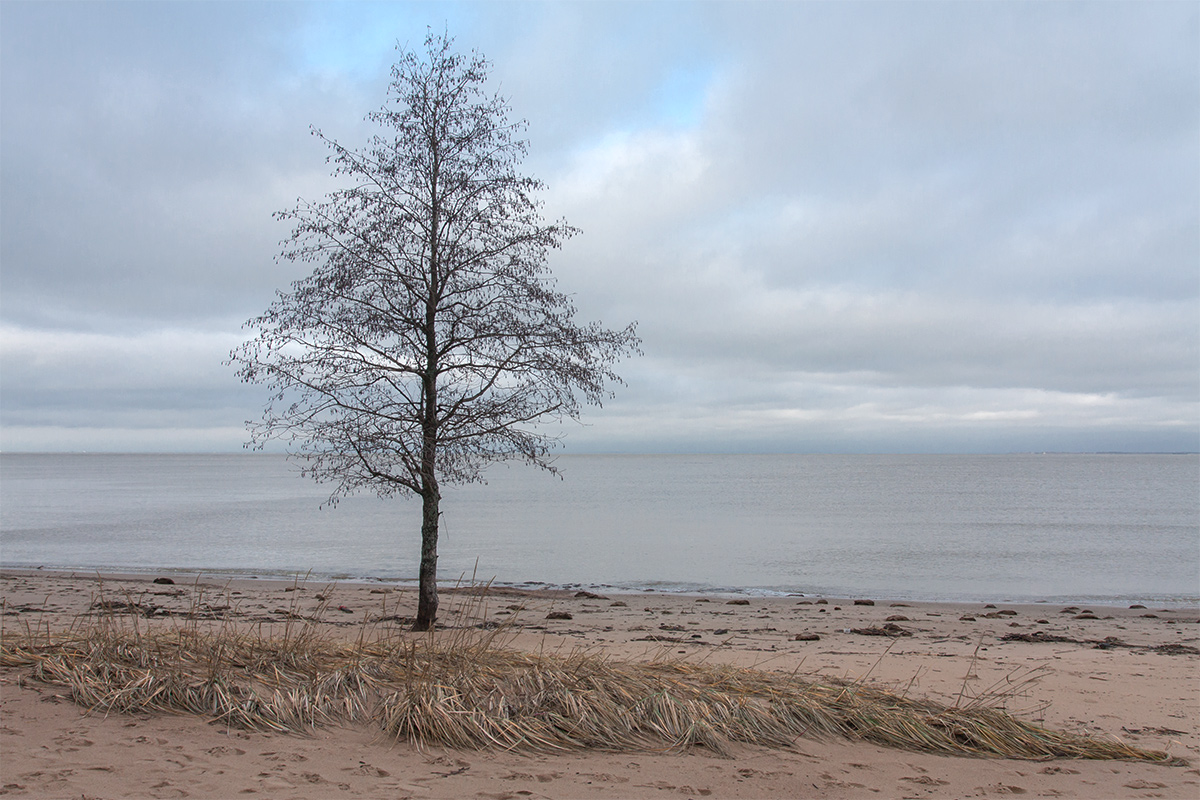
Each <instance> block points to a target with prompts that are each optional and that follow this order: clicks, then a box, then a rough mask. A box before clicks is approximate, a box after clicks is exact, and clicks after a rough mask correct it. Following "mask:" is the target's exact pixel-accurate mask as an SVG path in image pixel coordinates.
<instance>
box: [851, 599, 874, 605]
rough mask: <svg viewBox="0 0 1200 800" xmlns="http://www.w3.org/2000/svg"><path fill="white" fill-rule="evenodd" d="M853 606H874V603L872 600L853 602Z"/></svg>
mask: <svg viewBox="0 0 1200 800" xmlns="http://www.w3.org/2000/svg"><path fill="white" fill-rule="evenodd" d="M854 605H856V606H873V605H875V601H874V600H855V601H854Z"/></svg>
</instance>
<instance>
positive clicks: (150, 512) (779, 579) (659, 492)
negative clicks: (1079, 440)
mask: <svg viewBox="0 0 1200 800" xmlns="http://www.w3.org/2000/svg"><path fill="white" fill-rule="evenodd" d="M556 466H557V467H558V470H559V474H558V475H552V474H549V473H547V472H545V471H542V470H539V469H536V468H533V467H528V466H524V465H521V464H513V463H508V464H505V463H501V464H495V465H493V466H491V467H490V468H489V469H488V470H487V472H486V473H485V476H486V483H485V484H472V485H467V486H451V487H444V489H443V499H442V506H441V507H442V519H441V536H440V542H439V548H438V550H439V562H438V568H439V578H440V579H441V580H442V581H443V582H446V583H454V582H467V581H475V582H486V581H492V582H494V583H498V584H502V585H512V586H527V587H563V588H591V589H595V588H599V589H601V590H605V589H607V590H610V591H631V592H633V591H663V592H701V593H714V594H765V595H771V594H797V595H804V596H810V597H812V596H829V597H871V598H878V599H891V600H941V601H984V600H987V601H1009V602H1038V601H1044V602H1067V601H1072V602H1089V603H1097V604H1104V603H1107V604H1124V603H1132V602H1142V603H1148V602H1153V603H1160V604H1167V603H1177V604H1194V603H1197V602H1198V601H1200V456H1197V455H1196V454H1184V455H1140V454H1139V455H1134V454H1112V455H1092V454H1086V455H1085V454H1045V455H1041V454H1022V455H911V456H908V455H564V456H561V457H559V458H558V460H557V462H556ZM330 488H331V487H330V486H328V485H323V484H318V483H315V482H313V481H311V480H309V479H306V478H303V477H302V476H300V475H299V466H298V465H297V464H294V463H291V462H289V461H288V460H287V458H286V457H284V456H282V455H271V454H261V453H238V454H224V455H196V454H187V455H148V454H137V455H115V454H21V453H4V454H0V566H3V567H15V568H32V569H37V568H44V569H55V570H74V571H89V572H90V571H107V572H137V573H155V574H177V573H196V572H199V573H203V574H207V575H212V576H230V577H244V578H250V577H257V578H279V577H287V578H304V579H306V580H310V581H324V580H340V581H388V582H401V583H410V582H412V581H414V580H415V577H416V575H417V564H418V558H419V553H420V519H421V513H420V501H419V499H417V498H405V497H393V498H387V499H381V498H378V497H376V496H374V495H370V494H366V495H356V496H352V497H349V498H345V499H343V500H341V501H340V502H339V503H337V504H336V505H330V504H329V503H328V500H329V493H330Z"/></svg>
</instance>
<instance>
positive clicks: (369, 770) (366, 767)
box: [354, 761, 392, 778]
mask: <svg viewBox="0 0 1200 800" xmlns="http://www.w3.org/2000/svg"><path fill="white" fill-rule="evenodd" d="M354 771H355V772H357V773H358V774H359V775H370V776H371V777H372V778H386V777H388V776H390V775H391V774H392V773H390V772H388V771H387V770H386V769H380V768H379V767H375V766H372V765H370V764H368V763H367V762H365V761H360V762H358V766H357V767H355V768H354Z"/></svg>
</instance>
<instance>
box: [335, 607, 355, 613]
mask: <svg viewBox="0 0 1200 800" xmlns="http://www.w3.org/2000/svg"><path fill="white" fill-rule="evenodd" d="M338 611H340V612H342V613H343V614H353V613H354V611H353V610H352V609H349V608H347V607H346V606H338Z"/></svg>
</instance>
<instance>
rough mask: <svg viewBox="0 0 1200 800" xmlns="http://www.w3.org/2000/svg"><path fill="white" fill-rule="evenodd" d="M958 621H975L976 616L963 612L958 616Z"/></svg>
mask: <svg viewBox="0 0 1200 800" xmlns="http://www.w3.org/2000/svg"><path fill="white" fill-rule="evenodd" d="M958 621H959V622H974V621H975V618H974V617H972V616H971V615H970V614H963V615H962V616H961V617H959V618H958Z"/></svg>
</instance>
